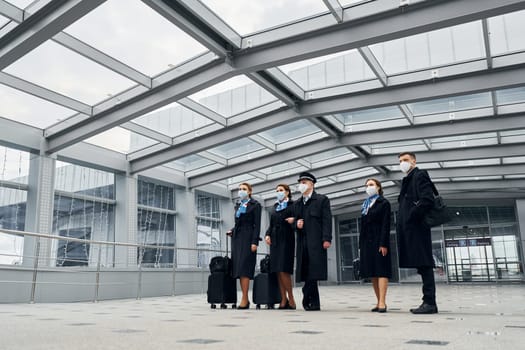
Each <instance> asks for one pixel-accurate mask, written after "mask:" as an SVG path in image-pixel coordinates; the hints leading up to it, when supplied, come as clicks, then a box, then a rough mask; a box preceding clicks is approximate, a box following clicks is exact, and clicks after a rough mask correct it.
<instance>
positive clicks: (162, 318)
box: [0, 284, 525, 350]
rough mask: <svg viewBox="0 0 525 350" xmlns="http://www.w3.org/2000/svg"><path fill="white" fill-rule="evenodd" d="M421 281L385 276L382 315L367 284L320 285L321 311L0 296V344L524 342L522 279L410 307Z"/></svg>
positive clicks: (196, 300)
mask: <svg viewBox="0 0 525 350" xmlns="http://www.w3.org/2000/svg"><path fill="white" fill-rule="evenodd" d="M420 288H421V286H420V285H419V284H407V285H391V286H390V288H389V290H388V295H387V304H388V312H387V313H385V314H378V313H372V312H370V311H369V310H370V308H371V307H373V306H374V303H375V298H374V297H373V291H372V287H371V286H370V285H344V286H321V287H320V292H321V303H322V311H320V312H305V311H303V310H302V309H297V310H295V311H293V310H264V309H263V310H255V308H253V307H252V308H251V309H249V310H233V309H227V310H220V309H216V310H212V309H210V306H209V305H208V304H207V303H206V296H205V295H203V294H198V295H185V296H177V297H157V298H148V299H143V300H113V301H102V302H99V303H68V304H32V305H31V304H0V349H2V350H4V349H16V350H19V349H39V350H42V349H58V350H60V349H68V350H71V349H90V350H92V349H128V350H132V349H141V350H144V349H243V350H255V349H265V350H269V349H299V348H300V349H334V350H343V349H344V350H347V349H382V348H388V349H389V350H394V349H476V350H478V349H492V350H494V349H512V350H515V349H525V345H524V341H523V338H524V336H525V285H524V284H515V285H487V284H465V285H444V284H440V285H438V287H437V293H438V305H439V310H440V313H439V314H435V315H412V314H410V313H409V312H408V309H409V308H411V307H414V306H417V305H419V304H420ZM295 295H296V297H297V300H298V301H300V299H301V297H300V289H296V290H295ZM299 304H300V303H299Z"/></svg>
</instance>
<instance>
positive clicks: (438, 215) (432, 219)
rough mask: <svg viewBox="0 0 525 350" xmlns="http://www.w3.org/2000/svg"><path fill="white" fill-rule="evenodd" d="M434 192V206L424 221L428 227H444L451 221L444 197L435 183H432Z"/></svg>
mask: <svg viewBox="0 0 525 350" xmlns="http://www.w3.org/2000/svg"><path fill="white" fill-rule="evenodd" d="M432 192H434V206H433V207H432V209H430V210H429V211H428V212H427V213H426V214H425V216H424V218H423V221H424V222H425V224H426V225H427V226H428V227H435V226H440V225H443V224H444V223H446V222H449V221H450V220H451V217H450V215H449V212H448V210H447V205H446V204H445V201H444V200H443V197H441V196H440V195H439V192H438V190H437V189H436V186H435V185H434V183H432Z"/></svg>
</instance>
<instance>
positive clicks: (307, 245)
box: [294, 172, 332, 311]
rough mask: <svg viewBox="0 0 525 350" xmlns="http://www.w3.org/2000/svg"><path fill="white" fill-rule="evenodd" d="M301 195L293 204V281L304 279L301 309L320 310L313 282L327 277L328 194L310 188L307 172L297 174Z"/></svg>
mask: <svg viewBox="0 0 525 350" xmlns="http://www.w3.org/2000/svg"><path fill="white" fill-rule="evenodd" d="M298 182H299V185H298V189H299V192H301V193H302V197H301V198H300V199H299V200H297V201H296V202H295V204H294V212H295V222H296V223H297V252H296V259H297V262H296V274H295V279H296V282H304V286H303V308H304V309H305V310H306V311H317V310H321V303H320V300H319V288H318V284H317V281H325V280H326V279H327V278H328V256H327V252H326V250H327V249H328V248H330V245H331V242H332V212H331V210H330V200H329V199H328V197H326V196H324V195H322V194H319V193H317V192H315V191H314V184H315V183H316V182H317V180H316V178H315V176H313V175H312V174H310V173H308V172H303V173H301V174H299V180H298Z"/></svg>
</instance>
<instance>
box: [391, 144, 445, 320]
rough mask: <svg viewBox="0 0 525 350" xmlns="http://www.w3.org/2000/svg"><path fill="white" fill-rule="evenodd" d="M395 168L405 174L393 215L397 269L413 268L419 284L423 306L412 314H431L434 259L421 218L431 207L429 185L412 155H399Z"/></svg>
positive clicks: (426, 175)
mask: <svg viewBox="0 0 525 350" xmlns="http://www.w3.org/2000/svg"><path fill="white" fill-rule="evenodd" d="M399 167H400V168H401V171H403V172H404V173H405V174H407V175H406V176H405V177H404V178H403V182H402V184H401V192H400V193H399V197H398V201H399V211H398V215H397V227H396V230H397V240H398V248H399V267H406V268H416V269H417V273H418V274H420V275H421V279H422V281H423V303H422V304H421V305H420V306H419V307H418V308H415V309H410V312H412V313H413V314H434V313H437V312H438V309H437V305H436V284H435V281H434V269H433V268H434V259H433V257H432V239H431V235H430V227H428V226H427V225H426V224H425V223H424V222H423V218H424V215H425V214H426V213H427V212H428V211H429V210H430V209H431V208H432V207H433V205H434V194H433V192H432V181H431V180H430V177H429V176H428V173H427V172H426V171H425V170H420V169H419V168H417V167H416V155H415V154H414V153H411V152H404V153H401V154H399Z"/></svg>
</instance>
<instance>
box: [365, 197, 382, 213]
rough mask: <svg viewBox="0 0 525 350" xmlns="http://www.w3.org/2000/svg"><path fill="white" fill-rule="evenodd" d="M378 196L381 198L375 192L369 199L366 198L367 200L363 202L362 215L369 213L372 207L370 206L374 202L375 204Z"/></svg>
mask: <svg viewBox="0 0 525 350" xmlns="http://www.w3.org/2000/svg"><path fill="white" fill-rule="evenodd" d="M377 198H379V195H378V194H374V195H373V196H370V197H368V198H367V199H365V201H364V202H363V205H362V206H361V214H362V215H366V214H368V209H370V207H371V206H372V204H374V202H375V200H376V199H377Z"/></svg>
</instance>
